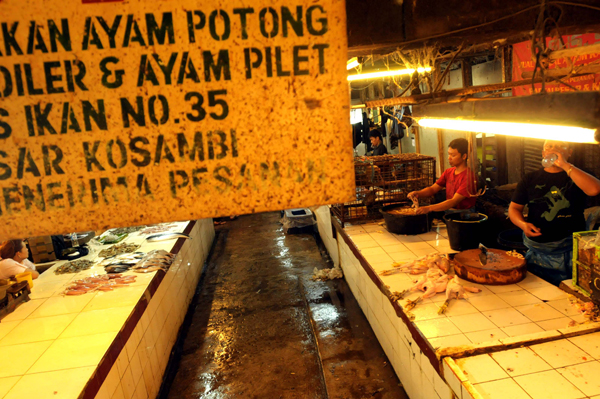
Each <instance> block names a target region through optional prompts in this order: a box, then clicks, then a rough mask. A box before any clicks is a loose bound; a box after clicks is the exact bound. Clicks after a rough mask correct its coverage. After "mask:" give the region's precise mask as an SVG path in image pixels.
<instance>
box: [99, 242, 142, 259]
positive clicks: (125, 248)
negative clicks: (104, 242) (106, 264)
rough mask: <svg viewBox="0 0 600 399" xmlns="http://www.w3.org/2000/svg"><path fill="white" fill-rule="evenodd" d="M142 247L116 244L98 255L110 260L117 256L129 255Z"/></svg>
mask: <svg viewBox="0 0 600 399" xmlns="http://www.w3.org/2000/svg"><path fill="white" fill-rule="evenodd" d="M139 247H140V246H139V245H137V244H128V243H121V244H116V245H113V246H111V247H109V248H106V249H103V250H102V251H100V253H99V254H98V256H99V257H100V258H108V257H110V256H115V255H120V254H125V253H129V252H134V251H136V250H137V249H138V248H139Z"/></svg>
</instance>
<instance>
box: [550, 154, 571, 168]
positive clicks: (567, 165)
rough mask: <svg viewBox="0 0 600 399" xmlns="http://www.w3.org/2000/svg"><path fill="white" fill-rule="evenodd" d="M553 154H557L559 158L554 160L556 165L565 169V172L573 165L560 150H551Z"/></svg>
mask: <svg viewBox="0 0 600 399" xmlns="http://www.w3.org/2000/svg"><path fill="white" fill-rule="evenodd" d="M550 153H551V154H555V155H556V156H557V157H558V158H556V161H554V166H557V167H559V168H561V169H563V170H564V171H565V172H566V171H567V170H568V169H569V168H570V167H571V164H570V163H568V162H567V161H566V160H565V157H564V156H563V154H562V153H561V152H560V151H551V152H550Z"/></svg>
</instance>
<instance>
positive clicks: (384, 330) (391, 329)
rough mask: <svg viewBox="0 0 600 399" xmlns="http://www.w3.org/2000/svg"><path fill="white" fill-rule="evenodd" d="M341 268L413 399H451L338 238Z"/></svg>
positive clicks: (377, 290) (404, 327)
mask: <svg viewBox="0 0 600 399" xmlns="http://www.w3.org/2000/svg"><path fill="white" fill-rule="evenodd" d="M337 242H338V244H339V253H340V265H341V267H342V269H343V271H344V276H345V278H346V281H347V283H348V286H349V287H350V289H351V290H352V293H353V294H354V297H355V298H356V300H357V301H358V303H359V305H360V307H361V309H362V310H363V313H364V314H365V315H366V317H367V319H368V320H369V323H370V325H371V327H372V328H373V331H374V332H375V335H376V336H377V339H378V340H379V343H380V344H381V346H382V348H383V350H384V351H385V353H386V355H387V357H388V359H389V360H390V362H391V363H392V366H393V367H394V370H395V371H396V374H397V375H398V378H399V379H400V381H401V382H402V384H403V386H404V389H405V390H406V393H407V394H408V395H409V397H410V398H411V399H432V398H433V399H437V398H438V397H439V398H442V399H451V398H452V396H451V392H450V390H449V388H448V386H447V385H446V383H445V382H444V381H443V380H442V378H441V377H440V376H439V375H438V374H437V372H436V371H435V369H434V368H433V366H432V365H431V363H430V361H429V359H428V358H427V357H426V356H425V355H423V354H422V352H421V350H420V349H419V346H418V345H417V344H416V343H415V342H414V340H413V339H412V336H411V334H410V332H409V331H408V328H407V327H406V325H405V324H404V322H403V321H402V319H400V318H399V317H398V316H397V315H396V313H395V310H394V308H393V306H392V304H391V303H390V301H389V299H388V298H386V297H385V296H384V295H383V293H382V292H381V291H380V290H379V288H378V287H377V286H376V285H375V283H374V282H373V281H372V280H371V278H370V277H369V276H368V275H367V273H366V272H365V270H364V268H363V267H362V265H361V264H360V262H359V261H358V259H357V258H356V257H355V256H354V254H353V253H352V250H351V249H350V247H349V246H348V245H347V244H346V242H345V241H344V239H343V238H342V237H341V236H340V235H339V234H338V240H337Z"/></svg>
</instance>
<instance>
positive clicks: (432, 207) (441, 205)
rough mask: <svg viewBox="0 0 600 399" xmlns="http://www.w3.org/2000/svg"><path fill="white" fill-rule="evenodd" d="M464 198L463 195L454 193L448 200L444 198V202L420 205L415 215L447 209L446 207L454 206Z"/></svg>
mask: <svg viewBox="0 0 600 399" xmlns="http://www.w3.org/2000/svg"><path fill="white" fill-rule="evenodd" d="M438 191H439V190H438ZM464 199H465V197H464V196H463V195H460V194H458V193H456V194H454V197H452V198H450V199H449V200H446V201H444V202H440V203H439V204H434V205H429V206H422V207H420V208H419V209H417V215H421V214H424V213H429V212H442V211H447V210H448V209H450V208H454V207H455V206H457V205H458V204H460V202H461V201H462V200H464Z"/></svg>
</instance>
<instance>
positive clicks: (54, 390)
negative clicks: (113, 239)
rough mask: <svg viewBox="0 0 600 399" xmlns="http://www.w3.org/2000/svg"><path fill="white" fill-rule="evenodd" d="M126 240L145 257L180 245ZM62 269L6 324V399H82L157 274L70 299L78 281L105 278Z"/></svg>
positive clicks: (2, 367) (0, 344)
mask: <svg viewBox="0 0 600 399" xmlns="http://www.w3.org/2000/svg"><path fill="white" fill-rule="evenodd" d="M187 224H188V222H181V223H177V224H176V225H175V226H174V227H173V228H172V231H183V229H184V228H185V226H187ZM126 241H127V242H137V243H140V244H142V247H141V248H140V250H141V251H144V252H147V251H150V250H152V249H158V248H161V249H167V250H169V249H170V248H172V246H173V245H174V243H175V240H170V241H164V242H160V243H152V244H148V243H144V241H145V239H144V237H143V236H140V235H138V234H132V235H130V237H128V238H127V240H126ZM95 257H96V254H90V255H88V258H90V259H94V258H95ZM60 264H62V262H59V263H57V265H55V266H53V268H51V269H50V270H48V271H47V272H45V273H44V274H42V275H41V276H40V278H39V279H37V280H35V281H34V287H33V289H32V293H31V300H30V301H29V302H27V303H25V304H23V305H21V306H19V307H18V308H17V309H16V310H15V312H13V313H11V314H10V315H8V316H7V317H5V318H4V319H2V322H1V323H0V356H1V357H2V358H3V359H5V361H2V362H0V399H12V398H18V399H21V398H25V397H31V398H34V397H35V398H36V399H41V398H57V397H60V398H77V397H78V396H79V394H80V392H81V390H82V388H83V387H84V386H85V384H86V383H87V381H88V379H89V378H90V376H91V375H92V374H93V372H94V371H95V369H96V367H97V365H98V363H99V361H100V360H101V359H102V357H103V356H104V354H105V353H106V350H107V349H108V347H109V346H110V344H111V343H112V342H113V340H114V338H115V336H116V335H117V333H118V332H119V330H121V328H122V327H123V324H124V322H125V321H126V320H127V318H128V317H129V315H130V314H131V312H132V310H133V307H134V306H135V304H137V302H138V301H139V299H140V297H141V296H142V295H143V293H144V292H145V290H146V288H147V285H148V283H149V282H150V280H151V277H153V276H154V274H155V273H149V274H144V275H142V274H137V273H136V274H135V275H136V276H138V280H139V281H137V282H136V284H134V285H132V286H128V287H124V288H120V289H118V290H115V291H113V292H98V293H89V294H85V295H82V296H74V297H66V296H63V295H62V294H61V293H62V292H63V291H64V289H65V287H66V286H67V285H68V284H69V283H70V282H71V281H72V280H76V279H80V278H83V277H85V276H88V275H92V274H105V273H104V270H103V269H102V268H98V267H94V268H92V269H90V270H88V271H84V272H82V273H78V274H65V275H55V274H54V273H53V269H54V268H56V267H58V266H60ZM7 359H10V361H7ZM142 380H143V379H142ZM136 381H137V380H136ZM142 385H144V384H142ZM32 387H35V393H34V394H32V391H31V389H32ZM58 387H60V388H58ZM134 388H137V387H134ZM143 389H144V390H145V389H146V388H143ZM141 390H142V389H141V388H140V391H141ZM129 397H131V396H129ZM140 397H145V396H143V395H141V396H140Z"/></svg>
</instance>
